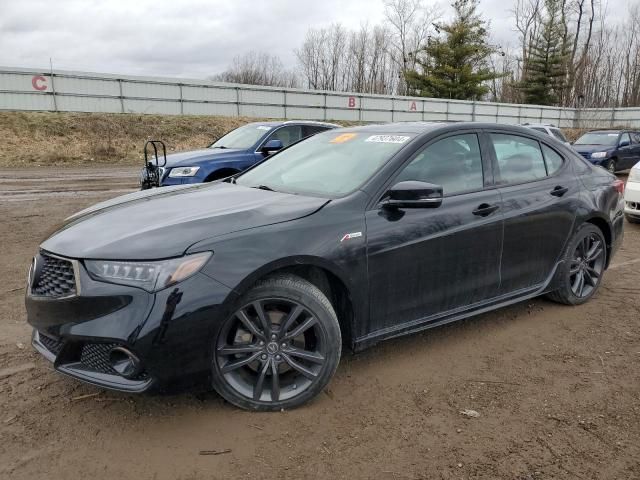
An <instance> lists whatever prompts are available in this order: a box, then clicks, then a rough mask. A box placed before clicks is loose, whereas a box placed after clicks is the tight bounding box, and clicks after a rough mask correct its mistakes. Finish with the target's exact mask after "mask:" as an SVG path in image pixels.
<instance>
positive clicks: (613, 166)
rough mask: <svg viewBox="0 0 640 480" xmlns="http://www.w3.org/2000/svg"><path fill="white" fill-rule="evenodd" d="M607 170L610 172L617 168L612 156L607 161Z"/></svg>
mask: <svg viewBox="0 0 640 480" xmlns="http://www.w3.org/2000/svg"><path fill="white" fill-rule="evenodd" d="M607 170H609V172H610V173H613V174H615V173H616V171H617V170H618V165H617V164H616V159H615V158H612V159H611V160H609V161H608V162H607Z"/></svg>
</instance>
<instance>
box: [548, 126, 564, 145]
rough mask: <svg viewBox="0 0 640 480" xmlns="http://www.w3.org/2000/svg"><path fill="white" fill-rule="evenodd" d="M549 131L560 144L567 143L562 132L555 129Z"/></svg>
mask: <svg viewBox="0 0 640 480" xmlns="http://www.w3.org/2000/svg"><path fill="white" fill-rule="evenodd" d="M550 130H551V133H553V136H554V137H556V138H557V139H558V140H560V141H561V142H566V141H567V139H566V138H565V136H564V135H563V134H562V132H561V131H560V130H558V129H557V128H551V129H550Z"/></svg>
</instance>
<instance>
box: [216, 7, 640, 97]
mask: <svg viewBox="0 0 640 480" xmlns="http://www.w3.org/2000/svg"><path fill="white" fill-rule="evenodd" d="M513 1H514V2H515V3H514V4H513V8H512V9H511V11H510V16H511V20H512V24H513V31H514V38H513V41H512V42H511V43H509V44H508V45H498V44H497V43H496V42H495V41H493V40H492V39H493V38H494V37H493V35H492V31H491V25H490V22H488V21H487V19H485V18H484V17H483V15H482V13H481V12H480V9H479V3H478V2H479V0H455V1H454V3H453V4H452V5H451V11H450V12H449V13H448V14H447V15H446V20H445V15H444V12H443V9H442V8H441V7H440V6H438V5H435V6H434V5H433V4H427V3H426V2H425V1H424V0H385V1H384V8H385V21H384V22H383V23H382V24H380V25H368V24H365V25H362V26H361V27H360V28H359V29H357V30H349V29H347V28H345V27H344V26H343V25H341V24H333V25H331V26H329V27H326V28H310V29H309V30H308V31H307V33H306V36H305V38H304V40H303V41H302V44H301V45H300V46H299V47H298V48H296V49H295V50H294V53H295V58H296V61H297V65H296V68H295V69H294V70H292V69H287V68H285V67H284V65H283V63H282V61H281V60H280V59H279V58H278V57H277V56H273V55H269V54H266V53H259V52H249V53H248V54H245V55H242V56H238V57H236V58H235V59H234V60H233V62H232V64H231V65H230V67H229V68H228V69H227V70H226V71H224V72H223V73H221V74H218V75H215V76H214V77H212V78H214V79H215V80H220V81H227V82H236V83H249V84H256V85H271V86H280V87H304V88H311V89H319V90H332V91H349V92H357V93H377V94H390V95H411V96H424V97H435V98H451V99H461V100H488V101H494V102H508V103H531V104H539V105H557V106H571V107H627V106H640V44H639V42H640V38H639V37H640V35H639V33H640V2H639V0H632V1H633V2H634V3H632V4H631V3H630V4H629V7H628V11H625V12H615V13H616V17H615V19H616V20H617V21H614V22H611V21H610V20H611V19H612V18H613V15H612V14H611V13H610V12H609V11H608V9H607V6H606V4H603V3H601V0H513ZM620 14H622V15H620ZM618 19H621V20H618Z"/></svg>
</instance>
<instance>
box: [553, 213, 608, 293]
mask: <svg viewBox="0 0 640 480" xmlns="http://www.w3.org/2000/svg"><path fill="white" fill-rule="evenodd" d="M606 260H607V244H606V241H605V239H604V236H603V234H602V231H601V230H600V229H599V228H598V227H596V226H595V225H593V224H590V223H586V224H584V225H582V227H580V229H579V230H578V231H577V232H576V234H575V235H574V237H573V238H572V240H571V242H569V245H568V247H567V250H566V251H565V256H564V261H563V264H562V266H561V267H560V268H559V270H558V278H559V283H560V288H558V290H556V291H554V292H551V293H550V294H549V295H548V296H549V298H550V299H551V300H554V301H556V302H559V303H564V304H567V305H579V304H581V303H584V302H586V301H587V300H589V299H590V298H591V297H592V296H593V294H594V293H595V292H596V291H597V290H598V287H599V286H600V282H601V281H602V274H603V273H604V269H605V266H606Z"/></svg>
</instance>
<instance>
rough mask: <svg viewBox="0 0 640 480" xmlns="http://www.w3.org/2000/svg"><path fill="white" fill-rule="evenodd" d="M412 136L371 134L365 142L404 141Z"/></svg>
mask: <svg viewBox="0 0 640 480" xmlns="http://www.w3.org/2000/svg"><path fill="white" fill-rule="evenodd" d="M410 138H411V137H405V136H403V135H371V136H370V137H369V138H367V139H366V140H365V142H374V143H404V142H406V141H407V140H409V139H410Z"/></svg>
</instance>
